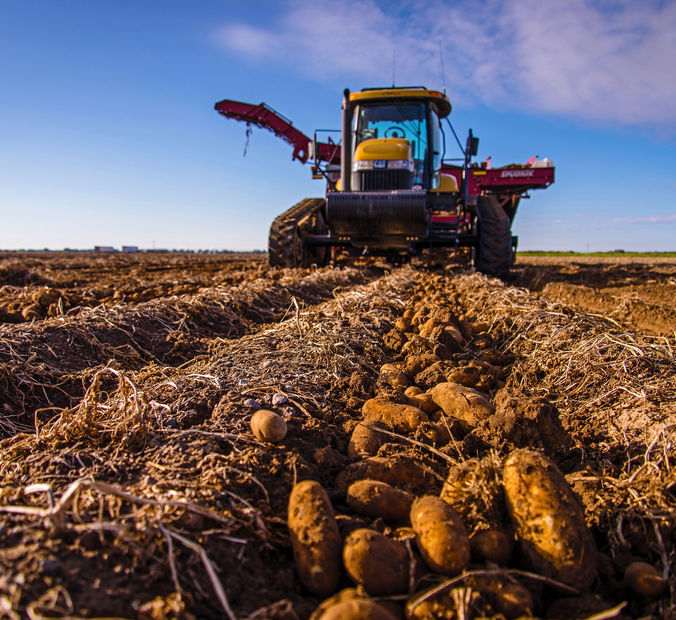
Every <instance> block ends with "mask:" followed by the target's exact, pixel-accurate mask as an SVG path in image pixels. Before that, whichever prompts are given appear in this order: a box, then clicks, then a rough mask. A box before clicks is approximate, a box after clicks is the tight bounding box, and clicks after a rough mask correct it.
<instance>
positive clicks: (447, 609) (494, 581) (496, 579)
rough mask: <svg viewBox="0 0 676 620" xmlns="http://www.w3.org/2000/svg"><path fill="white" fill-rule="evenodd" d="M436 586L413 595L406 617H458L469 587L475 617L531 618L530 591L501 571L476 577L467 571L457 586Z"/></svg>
mask: <svg viewBox="0 0 676 620" xmlns="http://www.w3.org/2000/svg"><path fill="white" fill-rule="evenodd" d="M437 588H438V586H433V587H431V588H428V589H427V590H425V591H423V592H418V593H416V595H415V596H413V597H411V598H410V599H409V600H408V602H407V603H406V618H408V619H409V620H430V619H432V618H435V619H436V618H443V619H444V620H457V618H460V617H464V616H463V615H461V613H458V612H459V609H458V602H459V601H463V600H467V599H468V598H469V597H468V594H467V590H468V589H469V590H471V591H472V595H471V600H472V605H471V608H472V612H473V613H472V615H471V617H472V618H489V617H490V618H505V617H506V618H518V617H523V618H527V617H528V618H530V617H531V614H532V608H533V597H532V596H531V594H530V592H529V591H528V590H527V589H526V588H525V587H524V586H522V585H521V584H519V583H515V582H513V581H511V580H509V579H508V578H507V577H503V576H501V575H496V576H493V577H474V576H472V575H471V574H468V575H467V576H466V578H465V579H464V580H462V582H459V583H458V584H457V586H455V588H451V589H448V588H447V589H444V590H441V591H440V592H437V593H433V592H434V590H436V589H437Z"/></svg>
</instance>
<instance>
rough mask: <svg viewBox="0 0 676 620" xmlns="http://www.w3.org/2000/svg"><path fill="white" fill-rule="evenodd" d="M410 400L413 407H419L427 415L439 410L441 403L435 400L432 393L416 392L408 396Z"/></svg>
mask: <svg viewBox="0 0 676 620" xmlns="http://www.w3.org/2000/svg"><path fill="white" fill-rule="evenodd" d="M408 402H409V403H411V406H412V407H417V408H418V409H420V411H422V412H423V413H424V414H425V415H428V416H429V415H431V414H432V413H434V412H435V411H439V405H437V404H436V403H435V402H434V399H433V398H432V395H431V394H414V395H413V396H409V397H408Z"/></svg>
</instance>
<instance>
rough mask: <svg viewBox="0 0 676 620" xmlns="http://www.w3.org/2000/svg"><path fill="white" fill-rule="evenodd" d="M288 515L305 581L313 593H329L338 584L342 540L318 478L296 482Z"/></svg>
mask: <svg viewBox="0 0 676 620" xmlns="http://www.w3.org/2000/svg"><path fill="white" fill-rule="evenodd" d="M287 518H288V526H289V530H290V532H291V545H292V547H293V555H294V559H295V562H296V571H297V572H298V577H299V579H300V581H301V583H302V584H303V585H304V586H305V587H306V588H307V589H308V590H309V591H310V592H312V593H313V594H317V595H318V596H328V595H329V594H331V593H332V592H334V591H335V589H336V588H337V587H338V580H339V579H340V565H341V562H340V556H341V547H342V541H341V538H340V534H339V532H338V525H337V524H336V519H335V516H334V513H333V506H332V505H331V501H330V500H329V497H328V495H327V494H326V491H325V490H324V488H323V487H322V486H321V485H320V484H319V483H318V482H315V481H314V480H304V481H303V482H299V483H298V484H296V485H295V486H294V487H293V489H292V491H291V495H290V497H289V508H288V517H287Z"/></svg>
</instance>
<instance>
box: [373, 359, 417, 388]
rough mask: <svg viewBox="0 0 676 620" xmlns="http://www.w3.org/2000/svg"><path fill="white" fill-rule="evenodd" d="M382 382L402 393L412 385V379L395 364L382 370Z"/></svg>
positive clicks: (385, 366)
mask: <svg viewBox="0 0 676 620" xmlns="http://www.w3.org/2000/svg"><path fill="white" fill-rule="evenodd" d="M379 378H380V380H381V381H382V382H384V383H387V385H390V386H392V387H393V388H394V389H395V390H401V391H402V392H403V391H404V390H405V389H406V388H407V387H408V386H409V385H411V381H410V379H409V378H408V377H407V376H406V375H405V374H404V373H403V372H402V371H401V370H400V369H399V368H397V367H396V366H395V365H394V364H384V365H383V366H382V367H381V368H380V377H379Z"/></svg>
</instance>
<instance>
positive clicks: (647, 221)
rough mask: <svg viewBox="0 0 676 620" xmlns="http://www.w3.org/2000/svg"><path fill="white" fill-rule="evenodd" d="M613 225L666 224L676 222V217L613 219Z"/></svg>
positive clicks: (646, 216)
mask: <svg viewBox="0 0 676 620" xmlns="http://www.w3.org/2000/svg"><path fill="white" fill-rule="evenodd" d="M610 221H611V222H612V223H613V224H665V223H667V222H676V215H640V216H637V217H613V218H611V219H610Z"/></svg>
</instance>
